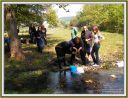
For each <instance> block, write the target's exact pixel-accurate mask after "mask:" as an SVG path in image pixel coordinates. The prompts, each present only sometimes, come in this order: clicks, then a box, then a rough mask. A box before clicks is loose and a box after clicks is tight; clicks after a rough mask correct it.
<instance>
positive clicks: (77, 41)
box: [55, 26, 104, 68]
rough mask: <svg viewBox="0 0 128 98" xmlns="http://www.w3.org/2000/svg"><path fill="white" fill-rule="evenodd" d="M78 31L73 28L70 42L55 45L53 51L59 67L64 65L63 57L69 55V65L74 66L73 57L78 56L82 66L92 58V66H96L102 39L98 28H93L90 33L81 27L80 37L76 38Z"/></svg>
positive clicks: (85, 27)
mask: <svg viewBox="0 0 128 98" xmlns="http://www.w3.org/2000/svg"><path fill="white" fill-rule="evenodd" d="M77 34H78V31H77V29H76V28H75V27H72V30H71V40H70V41H63V42H61V43H59V44H57V45H56V47H55V50H56V54H57V59H58V63H59V67H60V68H62V67H63V65H66V61H65V55H66V54H71V58H70V64H71V65H72V64H74V62H75V55H76V54H80V57H81V60H82V63H83V65H86V64H88V63H89V61H90V59H91V58H92V60H93V62H94V65H93V66H98V65H99V64H100V62H99V48H100V42H101V40H102V39H104V37H103V36H102V35H101V33H100V31H99V28H98V26H93V28H92V31H89V30H88V27H87V26H83V31H82V32H81V37H78V36H77Z"/></svg>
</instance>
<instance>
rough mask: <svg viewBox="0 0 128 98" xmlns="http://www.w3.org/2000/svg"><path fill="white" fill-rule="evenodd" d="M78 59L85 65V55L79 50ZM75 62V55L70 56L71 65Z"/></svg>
mask: <svg viewBox="0 0 128 98" xmlns="http://www.w3.org/2000/svg"><path fill="white" fill-rule="evenodd" d="M80 57H81V60H82V63H83V64H84V65H85V64H86V59H85V53H84V51H83V50H80ZM74 60H75V54H72V55H71V64H73V61H74Z"/></svg>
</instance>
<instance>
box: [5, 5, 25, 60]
mask: <svg viewBox="0 0 128 98" xmlns="http://www.w3.org/2000/svg"><path fill="white" fill-rule="evenodd" d="M4 11H5V23H6V26H7V27H8V33H9V35H10V39H11V43H10V52H11V58H14V59H15V60H23V59H24V58H25V57H24V54H23V51H22V48H21V42H20V40H19V39H18V33H17V24H16V18H15V12H14V10H13V9H12V6H11V5H6V6H5V10H4Z"/></svg>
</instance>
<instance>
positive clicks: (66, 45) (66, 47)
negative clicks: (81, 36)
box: [57, 39, 82, 53]
mask: <svg viewBox="0 0 128 98" xmlns="http://www.w3.org/2000/svg"><path fill="white" fill-rule="evenodd" d="M57 47H60V48H62V49H63V51H64V52H66V53H71V52H72V51H74V49H73V47H76V48H77V49H79V48H80V47H82V44H81V43H79V44H76V43H75V40H74V39H72V40H70V41H64V42H61V43H59V44H58V45H57Z"/></svg>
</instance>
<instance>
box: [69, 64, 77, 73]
mask: <svg viewBox="0 0 128 98" xmlns="http://www.w3.org/2000/svg"><path fill="white" fill-rule="evenodd" d="M70 72H72V73H76V72H77V66H75V65H71V66H70Z"/></svg>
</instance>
